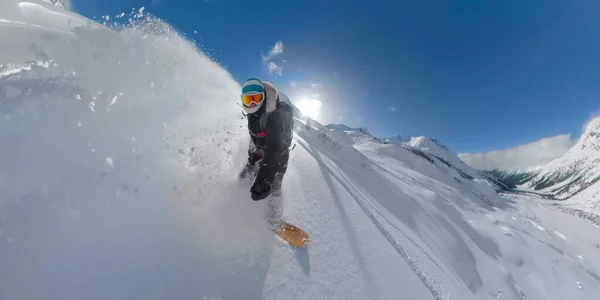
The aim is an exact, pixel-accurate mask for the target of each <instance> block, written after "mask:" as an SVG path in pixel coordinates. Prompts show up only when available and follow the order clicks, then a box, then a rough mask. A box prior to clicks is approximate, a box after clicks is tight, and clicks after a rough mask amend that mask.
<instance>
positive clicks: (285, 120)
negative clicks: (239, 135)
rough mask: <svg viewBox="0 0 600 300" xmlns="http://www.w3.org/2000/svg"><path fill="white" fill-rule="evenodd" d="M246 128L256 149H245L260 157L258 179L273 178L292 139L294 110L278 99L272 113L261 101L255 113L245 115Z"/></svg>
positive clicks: (285, 162)
mask: <svg viewBox="0 0 600 300" xmlns="http://www.w3.org/2000/svg"><path fill="white" fill-rule="evenodd" d="M247 117H248V131H249V132H250V137H251V139H252V144H253V146H254V147H255V149H252V148H253V147H251V149H250V150H249V151H248V152H249V153H248V154H249V155H250V156H251V160H252V156H255V157H256V160H258V159H260V158H261V157H262V161H261V163H260V170H259V171H258V175H257V177H256V178H257V179H256V180H257V181H259V180H266V181H268V182H269V183H271V182H273V177H274V176H275V173H276V172H277V171H278V170H279V169H281V168H282V164H287V159H288V157H289V156H288V152H289V148H290V145H291V143H292V135H293V133H292V127H293V121H294V117H293V110H292V107H291V106H290V105H289V104H287V103H284V102H279V101H277V108H276V109H275V110H274V111H272V112H271V113H267V112H266V105H263V106H262V107H261V108H260V109H259V110H258V111H257V112H256V113H253V114H249V115H248V116H247Z"/></svg>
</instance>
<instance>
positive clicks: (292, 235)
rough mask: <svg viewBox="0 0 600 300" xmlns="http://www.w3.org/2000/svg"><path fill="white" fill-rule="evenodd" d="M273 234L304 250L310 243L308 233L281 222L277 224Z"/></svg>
mask: <svg viewBox="0 0 600 300" xmlns="http://www.w3.org/2000/svg"><path fill="white" fill-rule="evenodd" d="M275 233H276V234H277V235H278V236H279V237H280V238H282V239H283V240H284V241H286V242H287V243H288V244H290V245H292V246H294V247H299V248H304V247H306V246H308V244H309V243H310V239H309V238H308V233H306V232H304V230H302V229H300V228H298V227H296V226H294V225H292V224H290V223H288V222H285V221H281V223H279V226H277V229H276V230H275Z"/></svg>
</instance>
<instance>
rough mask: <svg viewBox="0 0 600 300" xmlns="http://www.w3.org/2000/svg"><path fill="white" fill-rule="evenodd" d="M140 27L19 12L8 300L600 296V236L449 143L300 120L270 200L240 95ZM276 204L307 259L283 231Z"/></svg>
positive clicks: (11, 25)
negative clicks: (256, 188)
mask: <svg viewBox="0 0 600 300" xmlns="http://www.w3.org/2000/svg"><path fill="white" fill-rule="evenodd" d="M118 13H119V12H115V14H118ZM143 19H146V18H145V17H144V18H143ZM157 22H160V21H157ZM132 23H133V24H132V27H126V28H122V29H119V30H114V29H110V28H107V27H105V26H102V25H101V24H98V23H96V22H93V21H91V20H88V19H86V18H84V17H82V16H79V15H77V14H76V13H72V12H69V11H65V10H63V9H60V8H58V7H53V6H49V5H46V4H43V3H42V2H39V1H38V0H27V1H19V0H4V1H0V41H2V43H0V65H2V67H0V68H1V69H0V72H2V74H4V76H0V266H1V267H0V299H14V300H21V299H49V300H54V299H61V300H70V299H89V300H96V299H98V300H100V299H210V300H226V299H249V300H259V299H261V300H262V299H265V300H271V299H273V300H278V299H299V300H308V299H385V300H387V299H422V300H450V299H465V300H497V299H528V300H542V299H543V300H554V299H556V300H558V299H560V300H562V299H582V300H587V299H597V296H598V295H599V294H600V286H599V285H598V280H599V278H600V276H599V275H598V274H600V254H599V253H598V247H600V228H599V227H595V226H594V225H593V224H591V223H590V222H588V221H587V220H582V219H580V218H577V217H574V216H572V215H569V214H565V213H562V212H561V211H558V210H556V209H555V208H554V207H553V206H548V205H547V204H545V203H544V202H540V201H538V200H537V199H535V198H523V199H521V198H519V199H518V201H514V200H512V199H508V198H506V196H501V195H498V194H496V193H495V192H494V189H493V187H492V186H491V185H490V184H489V182H488V181H487V180H485V179H484V178H483V177H482V178H479V177H473V178H472V179H469V176H470V175H469V172H470V171H468V170H462V171H460V170H461V168H462V167H461V166H454V165H453V164H454V163H453V161H454V157H453V155H454V154H453V153H452V152H451V151H450V150H448V149H446V150H444V147H442V146H441V144H439V143H436V142H435V141H427V140H425V139H422V140H420V141H418V140H415V143H413V145H412V146H411V145H405V146H404V145H400V146H399V145H394V144H386V143H384V142H382V141H381V140H378V139H374V138H369V137H368V135H369V133H368V131H366V130H364V129H363V130H360V129H358V132H350V131H353V129H349V128H347V127H342V126H338V127H337V128H338V129H339V130H338V131H335V130H333V131H329V130H327V131H325V129H323V130H321V129H318V130H317V129H315V128H313V127H310V126H306V125H305V124H302V122H303V121H302V120H298V123H297V124H296V126H295V134H294V143H295V145H296V147H295V148H294V149H293V150H292V152H291V153H290V161H289V164H288V171H287V173H286V175H285V178H284V183H283V188H282V194H283V196H282V197H281V198H274V197H271V198H269V199H265V200H263V201H252V200H251V199H250V195H249V189H250V182H247V181H243V180H239V179H238V174H239V172H240V170H241V168H242V166H243V165H244V163H245V161H246V158H247V152H246V151H247V146H248V140H249V137H248V133H247V131H246V126H245V125H246V124H245V120H242V119H241V110H240V108H239V106H238V99H239V92H240V85H239V83H237V82H236V81H235V80H234V79H233V76H231V74H230V73H229V72H227V71H226V70H225V69H224V68H222V67H221V66H219V65H218V64H216V63H215V62H213V61H211V60H210V59H209V57H208V56H207V55H205V54H203V53H201V52H200V51H199V50H198V49H197V48H195V47H194V46H193V45H192V44H191V43H189V42H188V41H187V40H185V39H184V38H183V37H182V36H181V35H179V34H177V33H176V32H174V31H169V30H168V28H169V26H161V27H160V28H165V29H166V31H163V30H161V32H160V33H159V32H156V31H153V30H146V28H144V26H149V25H152V24H154V25H156V24H155V23H153V22H149V23H148V22H141V23H136V22H135V19H134V22H132ZM198 99H212V100H214V101H199V100H198ZM434 153H435V155H434ZM438 156H439V157H438ZM442 160H443V161H442ZM444 161H445V162H444ZM459 171H460V172H462V173H463V174H464V176H463V175H462V174H461V173H459ZM475 175H477V174H475ZM518 196H519V197H521V196H522V195H518ZM511 197H516V196H514V195H512V196H511ZM270 204H273V205H275V206H277V207H279V208H280V211H279V212H280V213H281V218H282V219H284V220H287V221H289V222H291V223H292V224H295V225H297V226H299V227H300V228H302V229H304V230H306V231H307V232H308V233H309V235H310V237H311V241H312V242H311V244H310V245H309V246H308V247H307V248H303V249H297V248H293V247H290V246H289V245H287V244H286V243H285V242H283V241H282V240H280V239H278V238H277V237H276V236H275V235H274V234H273V233H272V232H271V231H270V230H269V229H268V226H267V222H266V220H265V215H266V212H267V211H268V210H269V207H270Z"/></svg>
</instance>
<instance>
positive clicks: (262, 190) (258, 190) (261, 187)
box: [250, 180, 271, 201]
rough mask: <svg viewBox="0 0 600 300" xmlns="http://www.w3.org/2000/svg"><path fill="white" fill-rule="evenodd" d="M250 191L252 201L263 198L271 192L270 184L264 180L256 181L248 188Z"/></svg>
mask: <svg viewBox="0 0 600 300" xmlns="http://www.w3.org/2000/svg"><path fill="white" fill-rule="evenodd" d="M250 193H251V194H252V200H254V201H258V200H262V199H265V198H267V196H269V194H271V185H270V184H269V183H268V182H267V181H264V180H261V181H256V182H254V184H253V185H252V187H251V188H250Z"/></svg>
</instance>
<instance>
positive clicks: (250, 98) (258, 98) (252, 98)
mask: <svg viewBox="0 0 600 300" xmlns="http://www.w3.org/2000/svg"><path fill="white" fill-rule="evenodd" d="M264 99H265V94H262V93H261V94H254V95H242V104H244V105H245V106H250V104H252V102H254V103H255V104H260V103H261V102H263V100H264Z"/></svg>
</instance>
